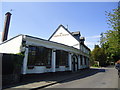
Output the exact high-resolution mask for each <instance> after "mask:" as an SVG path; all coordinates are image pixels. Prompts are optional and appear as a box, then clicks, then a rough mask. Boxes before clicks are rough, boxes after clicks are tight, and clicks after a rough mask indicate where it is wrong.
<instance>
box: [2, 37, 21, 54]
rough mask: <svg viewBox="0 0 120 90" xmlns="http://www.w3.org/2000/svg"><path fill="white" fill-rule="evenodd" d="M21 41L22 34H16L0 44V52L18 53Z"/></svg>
mask: <svg viewBox="0 0 120 90" xmlns="http://www.w3.org/2000/svg"><path fill="white" fill-rule="evenodd" d="M21 43H22V36H18V37H16V38H14V39H11V40H9V41H7V42H5V43H3V44H1V45H0V53H13V54H16V53H19V52H20V47H21Z"/></svg>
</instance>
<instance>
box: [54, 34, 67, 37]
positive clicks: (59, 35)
mask: <svg viewBox="0 0 120 90" xmlns="http://www.w3.org/2000/svg"><path fill="white" fill-rule="evenodd" d="M68 35H69V34H63V33H59V34H58V35H54V37H61V36H68Z"/></svg>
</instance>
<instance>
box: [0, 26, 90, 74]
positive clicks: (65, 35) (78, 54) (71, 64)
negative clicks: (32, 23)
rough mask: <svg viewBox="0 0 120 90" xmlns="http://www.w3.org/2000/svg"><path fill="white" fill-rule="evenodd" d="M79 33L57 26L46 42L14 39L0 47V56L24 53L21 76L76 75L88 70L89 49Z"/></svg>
mask: <svg viewBox="0 0 120 90" xmlns="http://www.w3.org/2000/svg"><path fill="white" fill-rule="evenodd" d="M84 40H85V39H84V38H83V37H80V32H72V33H71V32H69V31H68V30H67V29H66V28H65V27H64V26H63V25H60V26H59V27H58V28H57V30H56V31H55V32H54V33H53V35H52V36H51V37H50V38H49V40H44V39H41V38H37V37H32V36H29V35H22V34H21V35H18V36H16V37H13V38H11V39H9V40H6V41H4V42H3V43H1V44H0V53H14V54H16V53H24V55H25V56H24V60H23V66H22V71H21V73H22V74H33V73H45V72H58V71H77V70H80V69H83V68H89V52H90V49H89V48H88V47H87V46H86V45H85V44H84Z"/></svg>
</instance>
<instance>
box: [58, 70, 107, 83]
mask: <svg viewBox="0 0 120 90" xmlns="http://www.w3.org/2000/svg"><path fill="white" fill-rule="evenodd" d="M89 70H90V72H89V73H85V74H84V73H83V74H80V75H77V76H75V77H73V78H70V79H67V80H64V81H61V82H60V83H66V82H70V81H74V80H78V79H82V78H86V77H89V76H92V75H95V74H97V73H100V72H106V70H105V69H89Z"/></svg>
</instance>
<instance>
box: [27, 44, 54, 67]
mask: <svg viewBox="0 0 120 90" xmlns="http://www.w3.org/2000/svg"><path fill="white" fill-rule="evenodd" d="M51 57H52V49H49V48H46V47H42V46H29V53H28V66H31V65H32V66H49V67H50V66H51Z"/></svg>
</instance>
